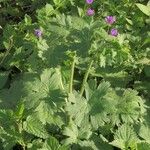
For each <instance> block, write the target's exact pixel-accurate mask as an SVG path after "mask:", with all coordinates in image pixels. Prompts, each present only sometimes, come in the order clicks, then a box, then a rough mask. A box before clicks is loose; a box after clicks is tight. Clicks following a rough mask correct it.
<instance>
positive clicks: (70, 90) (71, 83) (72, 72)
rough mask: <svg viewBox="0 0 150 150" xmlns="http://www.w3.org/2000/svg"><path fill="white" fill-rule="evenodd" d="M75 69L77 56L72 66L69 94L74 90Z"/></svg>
mask: <svg viewBox="0 0 150 150" xmlns="http://www.w3.org/2000/svg"><path fill="white" fill-rule="evenodd" d="M74 67H75V56H74V57H73V61H72V65H71V76H70V84H69V93H72V89H73V76H74Z"/></svg>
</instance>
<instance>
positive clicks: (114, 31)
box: [110, 29, 118, 36]
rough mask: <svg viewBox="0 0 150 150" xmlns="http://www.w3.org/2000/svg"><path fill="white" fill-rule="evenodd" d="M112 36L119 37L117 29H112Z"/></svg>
mask: <svg viewBox="0 0 150 150" xmlns="http://www.w3.org/2000/svg"><path fill="white" fill-rule="evenodd" d="M110 34H111V35H112V36H117V35H118V30H117V29H111V31H110Z"/></svg>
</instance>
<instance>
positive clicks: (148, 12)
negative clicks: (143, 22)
mask: <svg viewBox="0 0 150 150" xmlns="http://www.w3.org/2000/svg"><path fill="white" fill-rule="evenodd" d="M136 6H137V7H138V8H139V9H140V10H141V11H142V12H143V13H144V14H145V15H147V16H150V6H145V5H143V4H140V3H136Z"/></svg>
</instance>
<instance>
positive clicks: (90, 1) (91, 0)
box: [86, 0, 94, 4]
mask: <svg viewBox="0 0 150 150" xmlns="http://www.w3.org/2000/svg"><path fill="white" fill-rule="evenodd" d="M93 1H94V0H86V3H87V4H92V3H93Z"/></svg>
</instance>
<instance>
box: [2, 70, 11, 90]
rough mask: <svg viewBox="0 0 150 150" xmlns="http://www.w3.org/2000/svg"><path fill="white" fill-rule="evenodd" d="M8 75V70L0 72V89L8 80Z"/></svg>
mask: <svg viewBox="0 0 150 150" xmlns="http://www.w3.org/2000/svg"><path fill="white" fill-rule="evenodd" d="M8 75H9V73H8V72H0V89H2V88H3V87H4V85H5V84H6V82H7V80H8Z"/></svg>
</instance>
